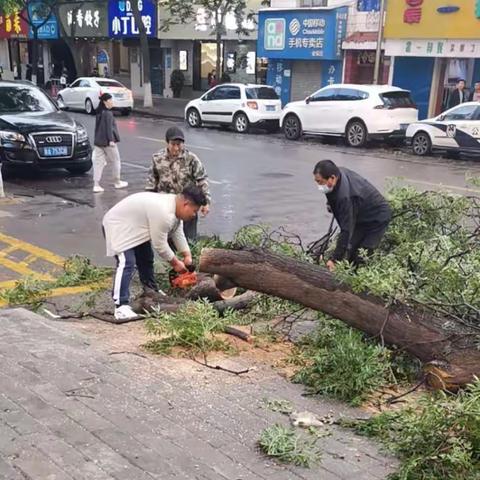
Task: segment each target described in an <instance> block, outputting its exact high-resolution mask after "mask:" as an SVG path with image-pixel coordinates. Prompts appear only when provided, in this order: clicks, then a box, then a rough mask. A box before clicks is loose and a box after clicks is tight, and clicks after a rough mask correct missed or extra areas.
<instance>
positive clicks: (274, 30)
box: [265, 18, 285, 50]
mask: <svg viewBox="0 0 480 480" xmlns="http://www.w3.org/2000/svg"><path fill="white" fill-rule="evenodd" d="M284 48H285V19H284V18H269V19H267V20H265V50H283V49H284Z"/></svg>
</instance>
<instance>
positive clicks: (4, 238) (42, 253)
mask: <svg viewBox="0 0 480 480" xmlns="http://www.w3.org/2000/svg"><path fill="white" fill-rule="evenodd" d="M0 242H3V243H7V244H9V245H11V246H12V247H14V246H15V247H16V248H17V249H19V250H24V251H26V252H28V253H30V254H32V255H35V256H37V257H38V258H41V259H42V260H46V261H47V262H50V263H53V264H54V265H57V266H59V267H63V264H64V263H65V260H64V259H63V258H62V257H60V256H58V255H55V254H54V253H52V252H50V251H48V250H45V249H43V248H40V247H37V246H35V245H32V244H31V243H27V242H24V241H23V240H19V239H18V238H14V237H10V236H8V235H5V234H4V233H0Z"/></svg>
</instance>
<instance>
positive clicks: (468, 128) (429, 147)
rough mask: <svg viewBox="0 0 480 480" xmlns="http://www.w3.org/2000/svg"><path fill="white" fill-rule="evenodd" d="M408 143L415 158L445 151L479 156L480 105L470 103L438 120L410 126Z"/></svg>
mask: <svg viewBox="0 0 480 480" xmlns="http://www.w3.org/2000/svg"><path fill="white" fill-rule="evenodd" d="M406 142H407V144H408V145H411V147H412V150H413V153H414V154H415V155H422V156H423V155H428V154H430V153H432V151H435V150H444V151H447V152H449V153H451V154H453V155H458V154H460V153H470V154H477V155H478V154H480V102H468V103H462V104H460V105H457V106H456V107H453V108H451V109H450V110H447V111H446V112H444V113H442V114H441V115H439V116H438V117H435V118H428V119H427V120H422V121H420V122H415V123H412V124H411V125H409V127H408V128H407V133H406Z"/></svg>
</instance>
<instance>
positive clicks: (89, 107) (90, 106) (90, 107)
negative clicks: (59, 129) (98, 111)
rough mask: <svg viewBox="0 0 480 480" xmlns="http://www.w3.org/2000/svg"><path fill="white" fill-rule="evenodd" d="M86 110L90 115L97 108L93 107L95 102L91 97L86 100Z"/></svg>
mask: <svg viewBox="0 0 480 480" xmlns="http://www.w3.org/2000/svg"><path fill="white" fill-rule="evenodd" d="M85 111H86V112H87V113H88V114H89V115H93V114H94V113H95V109H94V108H93V103H92V101H91V100H90V99H89V98H87V99H86V100H85Z"/></svg>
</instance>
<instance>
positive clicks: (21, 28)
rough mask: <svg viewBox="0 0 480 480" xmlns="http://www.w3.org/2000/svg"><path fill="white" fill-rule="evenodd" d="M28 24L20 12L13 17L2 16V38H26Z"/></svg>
mask: <svg viewBox="0 0 480 480" xmlns="http://www.w3.org/2000/svg"><path fill="white" fill-rule="evenodd" d="M27 34H28V24H27V22H26V21H25V20H23V18H21V17H20V14H19V13H18V12H15V13H12V14H11V15H0V38H1V39H6V38H19V37H22V38H26V37H27Z"/></svg>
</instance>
